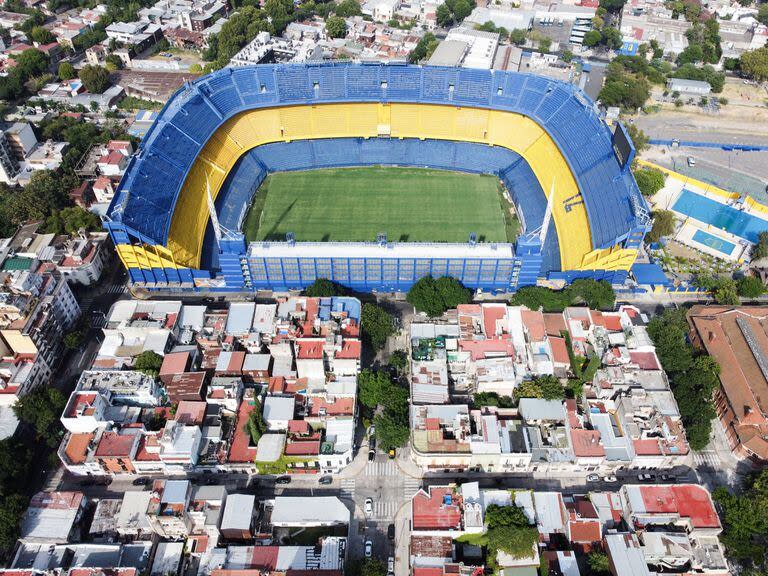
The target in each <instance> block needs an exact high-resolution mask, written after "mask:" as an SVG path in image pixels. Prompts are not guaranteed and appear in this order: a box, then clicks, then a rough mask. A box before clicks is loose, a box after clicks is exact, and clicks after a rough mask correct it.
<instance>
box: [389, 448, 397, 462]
mask: <svg viewBox="0 0 768 576" xmlns="http://www.w3.org/2000/svg"><path fill="white" fill-rule="evenodd" d="M387 454H388V455H389V459H390V460H394V459H395V456H397V452H396V451H395V449H394V448H392V449H390V451H389V452H388V453H387Z"/></svg>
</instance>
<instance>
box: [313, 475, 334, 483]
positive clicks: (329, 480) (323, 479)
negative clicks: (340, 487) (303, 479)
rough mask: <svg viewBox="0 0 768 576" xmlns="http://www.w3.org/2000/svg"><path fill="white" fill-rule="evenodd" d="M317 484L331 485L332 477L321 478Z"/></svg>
mask: <svg viewBox="0 0 768 576" xmlns="http://www.w3.org/2000/svg"><path fill="white" fill-rule="evenodd" d="M317 482H318V483H319V484H323V485H327V484H333V476H321V477H320V480H318V481H317Z"/></svg>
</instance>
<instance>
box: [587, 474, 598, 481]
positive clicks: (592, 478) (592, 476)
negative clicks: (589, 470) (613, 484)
mask: <svg viewBox="0 0 768 576" xmlns="http://www.w3.org/2000/svg"><path fill="white" fill-rule="evenodd" d="M599 481H600V476H598V475H597V474H588V475H587V482H599Z"/></svg>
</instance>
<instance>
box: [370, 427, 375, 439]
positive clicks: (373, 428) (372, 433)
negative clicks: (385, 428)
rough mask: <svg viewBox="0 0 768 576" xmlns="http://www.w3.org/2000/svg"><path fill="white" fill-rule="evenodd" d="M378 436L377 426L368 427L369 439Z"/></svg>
mask: <svg viewBox="0 0 768 576" xmlns="http://www.w3.org/2000/svg"><path fill="white" fill-rule="evenodd" d="M375 435H376V426H369V427H368V437H369V438H370V437H372V436H375Z"/></svg>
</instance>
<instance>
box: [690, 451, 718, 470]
mask: <svg viewBox="0 0 768 576" xmlns="http://www.w3.org/2000/svg"><path fill="white" fill-rule="evenodd" d="M693 461H694V463H695V464H696V466H701V467H709V468H719V467H720V465H721V461H720V456H718V455H717V452H715V451H714V450H706V451H704V452H694V454H693Z"/></svg>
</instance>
